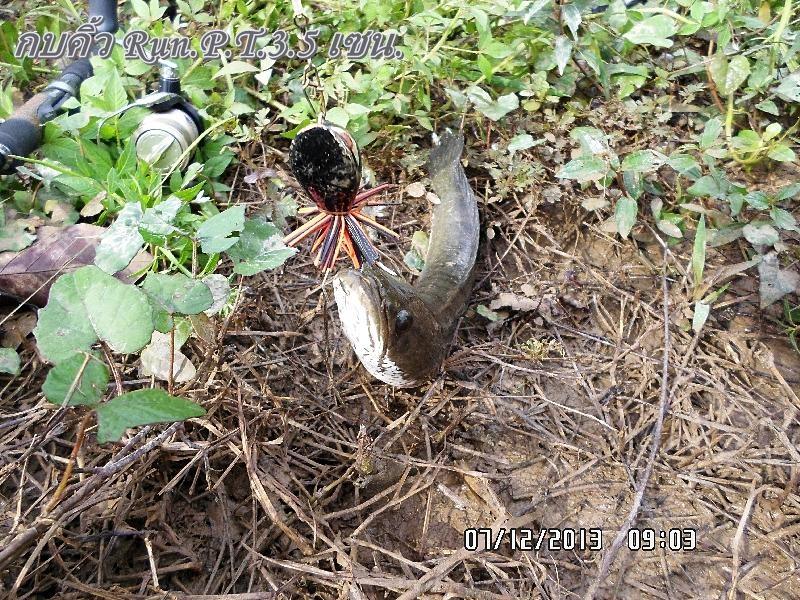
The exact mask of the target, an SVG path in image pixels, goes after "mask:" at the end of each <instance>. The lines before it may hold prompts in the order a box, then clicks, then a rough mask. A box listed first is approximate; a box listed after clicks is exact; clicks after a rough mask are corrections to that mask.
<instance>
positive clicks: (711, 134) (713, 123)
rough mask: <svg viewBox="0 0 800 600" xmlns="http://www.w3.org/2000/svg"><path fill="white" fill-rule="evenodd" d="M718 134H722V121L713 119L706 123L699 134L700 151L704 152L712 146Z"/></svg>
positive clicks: (716, 118)
mask: <svg viewBox="0 0 800 600" xmlns="http://www.w3.org/2000/svg"><path fill="white" fill-rule="evenodd" d="M720 133H722V119H720V118H719V117H714V118H712V119H709V120H708V121H706V124H705V127H704V128H703V133H702V134H700V149H701V150H705V149H706V148H710V147H711V146H713V145H714V142H716V141H717V138H718V137H719V134H720Z"/></svg>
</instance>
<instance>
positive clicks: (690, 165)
mask: <svg viewBox="0 0 800 600" xmlns="http://www.w3.org/2000/svg"><path fill="white" fill-rule="evenodd" d="M667 164H668V165H669V166H670V167H672V168H673V169H675V170H676V171H677V172H678V173H680V174H681V175H691V174H696V175H695V176H697V175H699V174H700V165H699V164H698V162H697V161H696V160H695V159H694V157H693V156H691V155H689V154H672V155H670V157H669V160H668V161H667Z"/></svg>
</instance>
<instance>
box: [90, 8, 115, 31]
mask: <svg viewBox="0 0 800 600" xmlns="http://www.w3.org/2000/svg"><path fill="white" fill-rule="evenodd" d="M92 17H102V18H103V21H102V23H100V27H99V29H98V31H104V32H109V33H114V32H115V31H116V30H117V29H119V20H118V18H117V2H116V0H89V18H90V19H91V18H92Z"/></svg>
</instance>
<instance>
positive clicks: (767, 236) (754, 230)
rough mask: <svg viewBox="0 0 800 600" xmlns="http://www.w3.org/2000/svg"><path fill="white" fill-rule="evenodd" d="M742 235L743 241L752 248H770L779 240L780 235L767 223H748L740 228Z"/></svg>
mask: <svg viewBox="0 0 800 600" xmlns="http://www.w3.org/2000/svg"><path fill="white" fill-rule="evenodd" d="M742 233H743V234H744V237H745V239H746V240H747V241H748V242H750V243H751V244H753V245H754V246H758V245H764V244H765V245H767V246H772V245H773V244H775V243H776V242H778V240H780V235H778V232H777V231H776V230H775V228H774V227H773V226H772V225H770V224H769V223H763V222H762V223H748V224H747V225H745V226H744V227H743V228H742Z"/></svg>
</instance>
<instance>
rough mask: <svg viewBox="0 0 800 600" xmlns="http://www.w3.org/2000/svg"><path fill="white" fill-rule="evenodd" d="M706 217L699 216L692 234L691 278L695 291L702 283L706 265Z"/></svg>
mask: <svg viewBox="0 0 800 600" xmlns="http://www.w3.org/2000/svg"><path fill="white" fill-rule="evenodd" d="M707 237H708V236H707V233H706V216H705V215H700V221H698V223H697V231H696V232H695V234H694V248H693V249H692V276H693V277H694V287H695V289H697V288H698V287H699V286H700V283H701V282H702V281H703V269H704V268H705V264H706V239H707Z"/></svg>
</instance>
